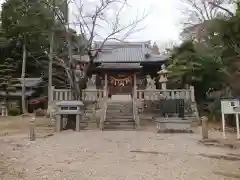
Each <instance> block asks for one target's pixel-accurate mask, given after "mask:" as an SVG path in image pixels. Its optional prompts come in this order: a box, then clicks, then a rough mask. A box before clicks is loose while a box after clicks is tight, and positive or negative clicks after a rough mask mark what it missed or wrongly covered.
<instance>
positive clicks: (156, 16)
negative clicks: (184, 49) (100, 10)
mask: <svg viewBox="0 0 240 180" xmlns="http://www.w3.org/2000/svg"><path fill="white" fill-rule="evenodd" d="M76 1H78V0H76ZM86 1H88V6H89V7H87V8H85V9H91V7H93V5H89V2H90V3H94V2H96V1H97V0H86ZM98 2H99V1H98ZM75 3H76V2H75ZM128 4H129V5H130V6H129V8H127V9H126V10H125V11H124V13H123V15H122V16H121V20H123V21H128V20H130V19H132V20H134V19H135V18H136V16H137V14H138V16H141V15H142V14H143V12H148V13H149V15H148V16H147V18H146V19H145V20H144V21H143V22H141V24H140V25H139V26H140V27H144V26H146V27H145V29H143V30H141V31H140V32H138V33H134V34H133V35H131V36H130V37H129V39H131V40H136V41H142V40H151V41H152V42H154V41H157V43H158V44H159V45H161V44H164V43H168V42H172V41H179V33H180V30H181V28H180V16H181V11H180V9H181V0H128ZM75 6H76V5H71V9H70V11H71V12H76V11H77V10H76V9H74V8H76V7H75ZM70 19H73V18H71V14H70Z"/></svg>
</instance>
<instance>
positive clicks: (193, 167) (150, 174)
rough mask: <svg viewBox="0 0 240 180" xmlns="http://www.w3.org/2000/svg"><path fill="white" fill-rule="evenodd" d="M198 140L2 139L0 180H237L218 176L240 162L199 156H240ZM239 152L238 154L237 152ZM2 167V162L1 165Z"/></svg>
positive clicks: (124, 134)
mask: <svg viewBox="0 0 240 180" xmlns="http://www.w3.org/2000/svg"><path fill="white" fill-rule="evenodd" d="M199 138H200V137H199V135H197V134H156V133H154V132H143V131H105V132H100V131H98V130H96V131H82V132H79V133H77V132H71V131H66V132H61V133H59V134H56V135H54V136H51V137H48V138H45V139H37V141H35V142H33V143H29V141H28V140H27V139H26V137H24V136H22V137H20V136H15V137H14V136H9V137H4V139H3V138H0V144H1V156H2V157H3V155H4V158H5V159H6V160H7V161H6V165H5V170H6V169H7V171H5V172H4V171H3V172H2V174H1V167H0V179H1V180H15V179H27V180H42V179H49V180H61V179H66V180H101V179H103V180H178V179H181V180H204V179H206V180H210V179H211V180H224V179H226V180H235V179H237V178H234V177H230V176H228V177H226V176H223V175H219V174H218V173H215V172H229V173H232V172H237V173H239V174H240V170H239V167H240V161H229V160H221V159H211V158H207V157H201V156H199V155H198V154H199V153H203V154H222V155H224V154H226V153H237V150H231V149H226V148H217V147H205V146H203V145H200V144H197V143H196V142H197V141H198V140H199ZM238 151H239V150H238ZM0 162H1V161H0Z"/></svg>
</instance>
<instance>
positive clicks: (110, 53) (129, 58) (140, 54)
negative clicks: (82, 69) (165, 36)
mask: <svg viewBox="0 0 240 180" xmlns="http://www.w3.org/2000/svg"><path fill="white" fill-rule="evenodd" d="M148 44H149V42H125V43H116V42H108V43H106V44H105V45H104V47H103V48H102V52H101V53H99V56H98V57H97V59H95V60H94V61H95V62H108V63H110V62H119V63H120V62H131V63H132V62H158V61H165V60H166V59H167V58H168V57H167V56H166V55H153V54H151V50H150V49H149V48H148ZM147 55H148V56H147ZM73 58H74V59H76V60H79V61H88V57H87V56H84V57H82V58H81V59H80V56H79V55H74V56H73Z"/></svg>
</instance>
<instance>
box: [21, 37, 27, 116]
mask: <svg viewBox="0 0 240 180" xmlns="http://www.w3.org/2000/svg"><path fill="white" fill-rule="evenodd" d="M26 60H27V49H26V40H25V38H24V41H23V58H22V74H21V78H22V113H27V109H26V100H25V91H26V87H25V74H26Z"/></svg>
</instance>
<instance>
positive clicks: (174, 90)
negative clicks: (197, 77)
mask: <svg viewBox="0 0 240 180" xmlns="http://www.w3.org/2000/svg"><path fill="white" fill-rule="evenodd" d="M136 91H137V92H191V90H190V89H166V90H162V89H138V90H136Z"/></svg>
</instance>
